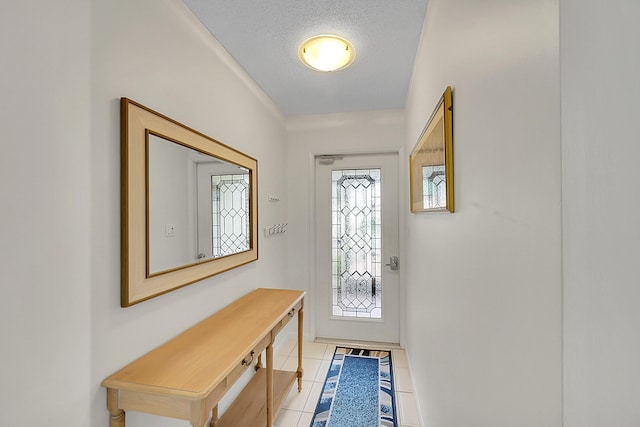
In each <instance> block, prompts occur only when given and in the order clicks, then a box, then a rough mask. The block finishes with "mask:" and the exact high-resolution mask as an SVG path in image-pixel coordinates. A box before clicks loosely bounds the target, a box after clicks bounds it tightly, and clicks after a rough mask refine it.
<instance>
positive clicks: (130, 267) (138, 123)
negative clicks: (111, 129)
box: [120, 98, 258, 307]
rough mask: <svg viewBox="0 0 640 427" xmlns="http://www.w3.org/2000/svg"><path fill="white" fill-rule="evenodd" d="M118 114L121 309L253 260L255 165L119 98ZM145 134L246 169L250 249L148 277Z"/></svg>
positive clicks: (255, 249)
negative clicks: (119, 145) (119, 115)
mask: <svg viewBox="0 0 640 427" xmlns="http://www.w3.org/2000/svg"><path fill="white" fill-rule="evenodd" d="M120 113H121V132H122V135H121V186H122V189H121V221H122V239H121V246H122V248H121V254H122V255H121V260H122V267H121V268H122V270H121V276H122V280H121V305H122V307H128V306H131V305H133V304H136V303H139V302H141V301H144V300H147V299H149V298H152V297H155V296H158V295H160V294H163V293H166V292H169V291H172V290H174V289H177V288H180V287H182V286H186V285H188V284H191V283H194V282H197V281H198V280H202V279H204V278H205V277H209V276H213V275H215V274H219V273H222V272H224V271H227V270H230V269H232V268H235V267H238V266H241V265H243V264H247V263H250V262H252V261H255V260H257V259H258V213H257V206H258V196H257V194H258V174H257V167H258V162H257V160H256V159H254V158H253V157H250V156H248V155H246V154H244V153H241V152H240V151H238V150H235V149H233V148H231V147H229V146H227V145H225V144H222V143H221V142H219V141H216V140H215V139H213V138H210V137H208V136H206V135H204V134H201V133H200V132H198V131H195V130H193V129H191V128H189V127H187V126H185V125H183V124H181V123H178V122H177V121H175V120H172V119H170V118H168V117H166V116H163V115H162V114H160V113H157V112H155V111H153V110H151V109H149V108H147V107H145V106H143V105H140V104H138V103H136V102H134V101H132V100H130V99H127V98H122V99H121V102H120ZM150 133H154V134H157V135H162V137H163V138H165V139H168V140H170V141H174V142H177V143H180V144H181V145H184V146H185V147H188V148H192V149H194V150H197V151H200V152H202V153H204V154H208V155H211V156H214V157H217V158H219V159H222V160H226V161H227V162H230V163H234V164H236V165H238V166H242V167H244V168H246V169H248V170H249V185H250V196H249V197H250V199H249V221H250V234H251V236H250V248H249V250H247V251H244V252H239V253H237V254H233V255H227V256H224V257H220V258H214V259H209V260H206V261H201V262H194V263H192V264H188V265H185V266H181V267H178V268H174V269H171V270H168V271H163V272H160V273H154V274H149V273H148V270H149V269H148V254H149V250H148V246H149V243H148V242H149V239H148V235H147V224H148V220H149V214H148V211H147V206H148V190H149V189H148V186H147V171H148V164H147V151H146V150H147V138H148V135H149V134H150Z"/></svg>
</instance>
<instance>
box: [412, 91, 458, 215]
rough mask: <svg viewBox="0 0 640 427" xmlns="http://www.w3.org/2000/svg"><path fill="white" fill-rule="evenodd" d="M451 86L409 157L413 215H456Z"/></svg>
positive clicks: (443, 95)
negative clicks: (445, 212)
mask: <svg viewBox="0 0 640 427" xmlns="http://www.w3.org/2000/svg"><path fill="white" fill-rule="evenodd" d="M451 100H452V96H451V86H448V87H447V88H446V89H445V91H444V94H442V97H441V98H440V101H438V105H437V106H436V108H435V110H434V111H433V113H432V114H431V117H430V118H429V120H428V121H427V124H426V125H425V127H424V130H423V131H422V134H421V135H420V138H419V139H418V142H417V143H416V146H415V147H414V149H413V151H412V152H411V155H410V156H409V180H410V191H409V193H410V203H411V212H412V213H416V212H444V211H449V212H451V213H453V212H455V206H454V197H453V106H452V103H451Z"/></svg>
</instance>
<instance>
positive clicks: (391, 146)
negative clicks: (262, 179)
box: [286, 110, 404, 339]
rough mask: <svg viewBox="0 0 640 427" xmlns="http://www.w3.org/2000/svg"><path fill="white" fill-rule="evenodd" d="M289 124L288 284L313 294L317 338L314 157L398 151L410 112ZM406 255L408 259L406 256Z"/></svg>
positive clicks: (308, 315) (311, 324)
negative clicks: (313, 220) (312, 208)
mask: <svg viewBox="0 0 640 427" xmlns="http://www.w3.org/2000/svg"><path fill="white" fill-rule="evenodd" d="M286 126H287V177H288V180H287V199H288V200H287V201H288V211H287V217H288V222H289V226H288V228H287V234H288V235H289V247H288V250H287V260H288V263H289V274H288V281H289V283H290V284H291V285H292V286H293V287H296V288H300V289H305V290H306V291H307V292H308V293H309V298H308V303H307V304H306V305H305V319H306V321H305V334H306V336H307V338H309V339H313V338H315V308H314V289H313V286H312V285H313V278H312V276H311V275H312V274H314V270H313V264H312V263H313V262H314V259H313V251H312V249H313V243H314V241H313V240H312V239H313V234H314V232H315V228H314V226H313V224H312V223H311V220H312V217H313V215H312V214H313V213H312V212H311V211H310V207H311V205H310V203H311V201H313V200H314V193H313V191H314V179H315V173H314V166H313V156H314V155H317V154H349V153H379V152H394V151H395V152H398V151H399V150H401V149H402V143H403V141H404V113H403V112H402V111H399V110H389V111H373V112H358V113H338V114H324V115H313V116H292V117H288V118H287V120H286ZM401 164H403V162H401ZM400 173H401V174H402V173H403V171H402V170H401V171H400ZM402 225H403V224H401V226H402ZM401 243H402V242H401ZM400 256H401V258H402V256H403V253H400ZM401 296H402V293H401ZM401 323H402V321H401ZM401 334H402V331H401Z"/></svg>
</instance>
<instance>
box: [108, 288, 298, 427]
mask: <svg viewBox="0 0 640 427" xmlns="http://www.w3.org/2000/svg"><path fill="white" fill-rule="evenodd" d="M304 295H305V293H304V292H303V291H297V290H287V289H256V290H255V291H253V292H251V293H249V294H247V295H245V296H244V297H242V298H240V299H238V300H236V301H234V302H233V303H231V304H230V305H228V306H226V307H225V308H223V309H222V310H220V311H219V312H217V313H215V314H214V315H213V316H211V317H209V318H207V319H205V320H203V321H202V322H200V323H198V324H196V325H195V326H193V327H191V328H190V329H187V330H186V331H185V332H183V333H182V334H180V335H178V336H177V337H175V338H173V339H172V340H170V341H168V342H166V343H165V344H163V345H161V346H160V347H158V348H156V349H154V350H152V351H150V352H149V353H147V354H145V355H144V356H142V357H141V358H139V359H137V360H135V361H134V362H132V363H130V364H129V365H127V366H125V367H124V368H122V369H121V370H119V371H118V372H116V373H114V374H113V375H111V376H109V377H108V378H106V379H105V380H104V381H103V382H102V386H103V387H106V388H107V408H108V409H109V412H110V415H111V421H110V427H124V426H125V411H139V412H144V413H148V414H156V415H162V416H166V417H172V418H178V419H183V420H189V421H190V422H191V425H192V426H194V427H205V424H206V423H207V420H209V418H210V417H211V423H210V424H209V425H210V426H211V427H225V426H229V427H242V426H246V427H256V426H260V425H262V426H267V427H271V426H273V420H274V418H275V416H276V415H277V412H278V410H279V409H280V406H281V405H282V402H283V401H284V399H285V397H286V396H287V394H288V392H289V390H290V389H291V386H292V385H293V383H294V382H295V380H296V378H297V380H298V391H300V390H301V388H302V322H303V307H304ZM296 312H297V313H298V369H297V371H296V372H287V371H278V370H274V369H273V343H274V340H275V337H276V335H277V334H278V332H280V330H281V329H282V328H283V327H284V326H285V325H286V324H287V323H288V322H289V320H290V319H292V318H293V317H294V315H295V313H296ZM265 350H266V365H267V366H266V368H263V367H262V363H261V362H262V360H261V359H262V358H261V355H262V352H263V351H265ZM254 359H257V364H256V370H257V371H256V374H255V375H254V376H253V378H252V379H251V381H250V382H249V384H248V385H247V386H246V387H245V389H244V390H243V391H242V392H241V393H240V395H239V396H238V398H237V399H236V400H235V401H234V402H233V404H232V405H231V406H230V407H229V409H228V410H227V411H225V413H224V414H223V415H222V417H221V418H218V402H219V401H220V399H221V398H222V396H224V394H225V393H226V392H227V391H228V390H229V388H230V387H231V386H232V385H233V383H234V382H235V381H236V380H237V379H238V378H239V377H240V376H241V375H242V373H243V372H244V371H245V370H246V369H247V368H248V367H249V366H251V365H252V364H253V362H254Z"/></svg>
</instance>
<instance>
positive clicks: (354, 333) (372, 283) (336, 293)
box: [315, 154, 399, 342]
mask: <svg viewBox="0 0 640 427" xmlns="http://www.w3.org/2000/svg"><path fill="white" fill-rule="evenodd" d="M397 162H398V156H397V155H395V154H384V155H382V154H380V155H367V156H360V155H359V156H343V157H342V158H341V159H338V158H335V159H333V163H332V164H326V163H328V162H327V161H326V159H325V160H323V161H317V162H316V210H315V211H316V215H317V221H316V255H317V259H316V263H317V264H316V293H317V296H318V298H317V304H316V313H317V315H316V318H317V319H316V328H317V333H316V335H317V336H319V337H325V338H340V339H359V340H363V339H364V340H370V341H384V342H398V341H399V326H398V324H399V321H398V317H399V315H398V293H399V290H398V272H397V271H391V270H390V269H389V267H387V266H386V265H385V264H387V263H389V258H390V257H391V256H397V251H398V178H397Z"/></svg>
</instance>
